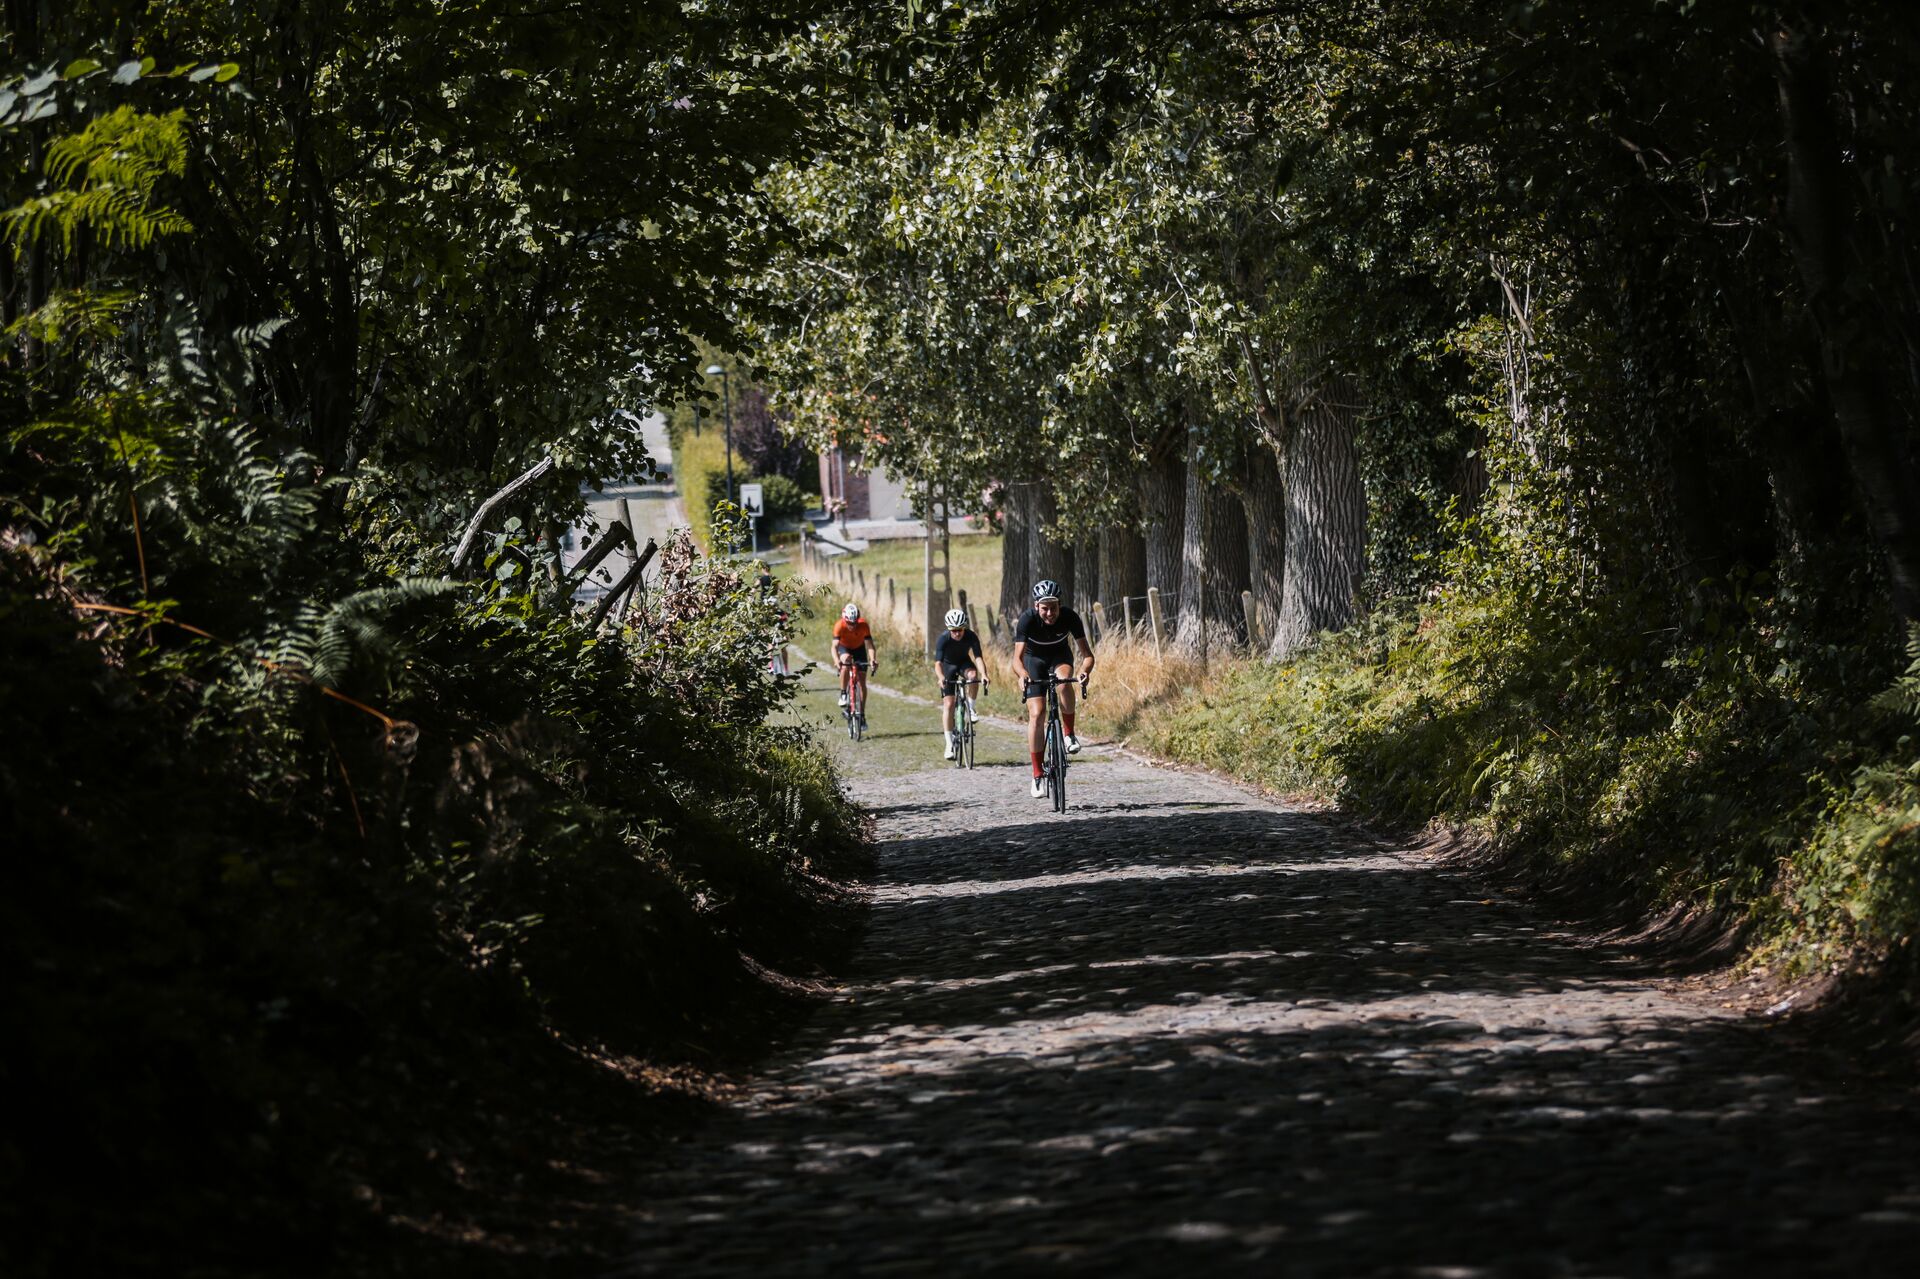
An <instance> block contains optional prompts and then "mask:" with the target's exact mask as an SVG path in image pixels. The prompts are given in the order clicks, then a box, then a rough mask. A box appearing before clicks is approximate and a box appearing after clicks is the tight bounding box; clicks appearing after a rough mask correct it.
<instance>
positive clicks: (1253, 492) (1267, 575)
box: [1240, 440, 1287, 651]
mask: <svg viewBox="0 0 1920 1279" xmlns="http://www.w3.org/2000/svg"><path fill="white" fill-rule="evenodd" d="M1246 476H1247V479H1246V484H1245V487H1244V488H1243V489H1242V491H1241V494H1240V505H1241V507H1242V508H1243V509H1244V510H1245V512H1246V517H1247V578H1248V581H1249V582H1250V583H1251V585H1250V586H1249V587H1248V589H1249V590H1251V591H1252V592H1253V605H1254V609H1255V611H1256V612H1257V613H1258V614H1259V616H1260V627H1261V630H1262V631H1263V633H1264V634H1263V638H1265V639H1266V640H1267V641H1269V642H1271V640H1272V637H1273V629H1274V624H1275V622H1277V621H1278V620H1279V617H1280V595H1281V589H1282V585H1283V584H1284V583H1285V581H1286V578H1287V499H1286V490H1285V488H1284V487H1283V486H1282V485H1281V483H1280V461H1279V459H1278V458H1277V457H1276V456H1275V455H1274V452H1273V450H1272V449H1271V448H1269V447H1268V446H1267V445H1266V444H1265V443H1263V442H1261V441H1259V440H1255V441H1254V442H1252V443H1251V444H1249V445H1248V446H1247V470H1246ZM1250 642H1252V643H1253V644H1254V645H1255V646H1256V651H1257V649H1258V648H1260V647H1264V645H1261V644H1260V642H1259V641H1258V640H1253V641H1250Z"/></svg>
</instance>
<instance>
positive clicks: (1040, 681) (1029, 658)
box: [1020, 649, 1073, 697]
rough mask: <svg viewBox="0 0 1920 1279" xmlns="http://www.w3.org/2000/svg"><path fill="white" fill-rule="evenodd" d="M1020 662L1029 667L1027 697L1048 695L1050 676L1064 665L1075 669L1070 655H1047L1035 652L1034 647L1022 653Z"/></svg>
mask: <svg viewBox="0 0 1920 1279" xmlns="http://www.w3.org/2000/svg"><path fill="white" fill-rule="evenodd" d="M1020 664H1021V665H1022V666H1024V667H1026V668H1027V691H1026V693H1025V695H1024V696H1025V697H1045V696H1046V695H1047V679H1048V677H1049V676H1050V675H1052V673H1053V672H1054V671H1057V670H1059V669H1060V668H1061V667H1062V666H1064V667H1066V668H1067V669H1068V670H1072V669H1073V659H1072V657H1070V656H1069V657H1062V658H1052V657H1045V656H1042V655H1041V654H1039V653H1036V652H1034V651H1033V650H1032V649H1028V650H1027V651H1026V652H1025V653H1022V654H1021V655H1020Z"/></svg>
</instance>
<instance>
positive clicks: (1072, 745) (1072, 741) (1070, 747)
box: [1067, 733, 1080, 755]
mask: <svg viewBox="0 0 1920 1279" xmlns="http://www.w3.org/2000/svg"><path fill="white" fill-rule="evenodd" d="M1079 753H1080V739H1079V738H1077V737H1075V736H1074V735H1073V734H1072V733H1068V734H1067V754H1069V755H1078V754H1079Z"/></svg>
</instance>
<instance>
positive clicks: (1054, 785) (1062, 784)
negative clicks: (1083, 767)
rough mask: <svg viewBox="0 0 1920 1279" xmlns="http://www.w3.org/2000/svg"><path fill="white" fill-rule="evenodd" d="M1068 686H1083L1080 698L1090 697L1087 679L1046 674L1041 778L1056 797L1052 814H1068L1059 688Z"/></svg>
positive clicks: (1065, 731) (1065, 732) (1065, 738)
mask: <svg viewBox="0 0 1920 1279" xmlns="http://www.w3.org/2000/svg"><path fill="white" fill-rule="evenodd" d="M1065 684H1078V685H1080V696H1081V697H1082V698H1083V699H1084V698H1085V697H1086V695H1087V677H1086V676H1085V675H1079V676H1069V677H1068V678H1066V679H1061V678H1060V676H1059V675H1058V674H1056V673H1054V672H1051V671H1050V672H1048V674H1047V726H1046V729H1045V732H1044V735H1043V736H1042V738H1041V741H1042V743H1043V744H1044V747H1045V752H1046V753H1045V754H1044V755H1042V756H1041V765H1040V775H1041V776H1042V777H1044V778H1046V779H1047V793H1048V794H1049V795H1051V796H1052V797H1053V811H1054V812H1056V813H1064V812H1066V811H1067V730H1066V726H1065V724H1063V723H1062V722H1061V719H1060V688H1061V686H1062V685H1065Z"/></svg>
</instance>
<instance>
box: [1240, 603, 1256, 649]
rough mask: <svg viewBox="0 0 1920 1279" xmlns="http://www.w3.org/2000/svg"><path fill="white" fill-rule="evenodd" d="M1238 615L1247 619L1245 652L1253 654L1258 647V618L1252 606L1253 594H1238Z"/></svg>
mask: <svg viewBox="0 0 1920 1279" xmlns="http://www.w3.org/2000/svg"><path fill="white" fill-rule="evenodd" d="M1240 613H1241V615H1242V616H1243V617H1245V618H1246V619H1247V651H1248V652H1249V653H1251V652H1255V651H1257V650H1258V649H1259V647H1260V616H1259V614H1258V612H1256V611H1255V609H1254V606H1253V592H1252V591H1241V592H1240Z"/></svg>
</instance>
